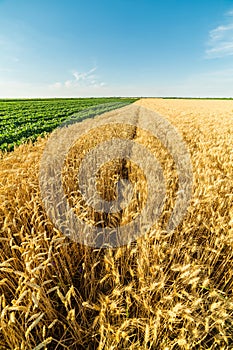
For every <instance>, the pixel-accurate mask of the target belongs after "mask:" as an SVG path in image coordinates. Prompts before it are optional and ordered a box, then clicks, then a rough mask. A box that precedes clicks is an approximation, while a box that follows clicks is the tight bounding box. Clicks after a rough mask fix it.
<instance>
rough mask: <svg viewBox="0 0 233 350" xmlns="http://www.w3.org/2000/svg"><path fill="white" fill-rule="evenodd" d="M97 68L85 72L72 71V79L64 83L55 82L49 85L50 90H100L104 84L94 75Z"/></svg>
mask: <svg viewBox="0 0 233 350" xmlns="http://www.w3.org/2000/svg"><path fill="white" fill-rule="evenodd" d="M96 71H97V68H96V67H93V68H92V69H90V70H89V71H87V72H79V71H73V72H72V78H71V79H69V80H66V81H65V82H56V83H54V84H51V85H50V88H52V89H62V88H65V89H73V88H88V87H90V88H101V87H104V86H106V83H105V82H103V81H100V80H99V77H98V76H97V74H96Z"/></svg>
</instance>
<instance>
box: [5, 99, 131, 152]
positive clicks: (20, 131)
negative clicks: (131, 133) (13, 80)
mask: <svg viewBox="0 0 233 350" xmlns="http://www.w3.org/2000/svg"><path fill="white" fill-rule="evenodd" d="M134 101H136V99H135V98H80V99H35V100H0V150H2V151H11V150H13V149H14V147H15V146H17V145H20V144H21V143H24V142H27V141H28V140H31V141H33V142H34V141H35V140H36V139H37V138H38V136H44V135H45V134H47V133H49V132H51V131H53V130H54V129H55V128H57V127H59V126H60V125H63V124H64V123H74V122H78V121H81V120H83V119H85V118H90V117H93V116H95V115H97V114H100V113H103V112H105V111H108V110H112V109H115V108H119V107H121V106H123V105H127V104H129V103H132V102H134Z"/></svg>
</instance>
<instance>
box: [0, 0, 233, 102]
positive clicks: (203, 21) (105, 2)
mask: <svg viewBox="0 0 233 350" xmlns="http://www.w3.org/2000/svg"><path fill="white" fill-rule="evenodd" d="M79 96H81V97H85V96H194V97H199V96H213V97H215V96H217V97H221V96H226V97H229V96H231V97H233V1H229V0H221V1H220V0H211V1H209V0H196V1H187V0H164V1H157V0H144V1H139V0H115V1H113V0H86V1H84V0H76V1H71V0H66V1H65V0H64V1H61V0H57V1H54V0H41V1H37V0H30V1H29V0H0V97H79Z"/></svg>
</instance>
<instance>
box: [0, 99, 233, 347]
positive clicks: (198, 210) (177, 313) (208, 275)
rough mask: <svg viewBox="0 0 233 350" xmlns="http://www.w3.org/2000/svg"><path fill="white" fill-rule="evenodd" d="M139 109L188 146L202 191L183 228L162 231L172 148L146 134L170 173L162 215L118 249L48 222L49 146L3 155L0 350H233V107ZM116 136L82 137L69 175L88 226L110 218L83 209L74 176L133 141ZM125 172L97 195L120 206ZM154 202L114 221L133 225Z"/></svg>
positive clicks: (134, 175) (116, 169)
mask: <svg viewBox="0 0 233 350" xmlns="http://www.w3.org/2000/svg"><path fill="white" fill-rule="evenodd" d="M137 104H139V105H142V106H146V107H148V108H151V109H153V110H154V111H157V112H159V113H160V114H162V115H165V116H166V117H167V118H168V119H169V120H170V122H171V123H172V124H173V125H175V127H176V128H177V129H178V130H179V132H180V134H181V135H182V136H183V138H184V140H185V142H186V144H187V147H188V149H189V152H190V154H191V160H192V166H193V175H194V186H193V196H192V200H191V204H190V207H189V210H188V213H187V215H186V217H185V220H184V221H183V222H182V223H181V224H180V225H179V226H178V228H177V229H176V230H175V231H174V232H173V233H172V234H168V233H167V232H166V230H165V229H164V223H165V222H166V221H167V219H168V217H169V213H170V211H171V209H172V208H173V206H174V201H175V199H176V197H175V192H176V190H177V174H176V170H175V169H174V166H173V161H172V159H171V158H170V156H169V154H168V153H167V152H166V150H165V149H164V148H163V147H162V145H161V144H160V143H159V142H158V141H157V140H155V139H154V138H153V137H150V136H149V135H147V134H146V133H145V132H143V131H142V130H138V132H137V142H138V143H140V142H141V143H142V144H143V145H145V146H146V147H147V148H149V149H150V151H151V152H154V154H156V157H157V159H159V162H160V164H161V166H162V168H163V171H164V173H165V178H166V181H167V188H168V191H167V198H166V203H165V208H164V211H163V214H162V217H161V219H160V221H159V222H158V223H156V224H155V226H154V227H153V229H152V230H151V231H150V232H149V233H148V234H147V235H146V236H145V237H141V238H139V239H138V241H137V243H135V244H131V245H128V246H124V247H120V248H117V249H105V250H103V249H100V250H98V249H93V248H89V247H85V246H81V245H78V244H76V243H74V242H72V241H70V240H69V239H68V238H67V237H65V236H63V235H62V234H61V233H60V232H59V231H58V230H57V229H56V228H55V227H54V225H53V224H52V222H51V221H50V220H49V219H48V217H47V215H46V213H45V210H44V208H43V205H42V200H41V197H40V191H39V178H38V174H39V165H40V158H41V156H42V153H43V150H44V148H45V145H46V140H44V139H40V140H38V142H37V143H36V144H35V145H32V144H28V145H21V146H20V147H18V148H16V149H15V151H14V152H12V153H9V154H2V155H1V159H0V185H1V186H0V223H1V237H0V244H1V251H0V332H1V333H0V349H14V350H23V349H25V350H31V349H34V350H39V349H80V350H82V349H90V350H92V349H98V350H101V349H107V350H110V349H117V350H119V349H132V350H138V349H163V350H170V349H231V348H233V341H232V339H233V311H232V310H233V229H232V223H233V209H232V203H233V201H232V194H233V181H232V179H233V153H232V145H233V134H232V130H233V102H231V101H193V100H162V99H161V100H160V99H144V100H140V101H139V102H137ZM110 129H111V128H110ZM110 129H108V130H105V133H103V132H101V130H100V131H99V134H98V133H95V134H94V135H91V134H90V135H89V137H88V138H83V139H80V140H79V141H78V142H77V144H76V145H75V146H74V147H73V148H72V149H71V151H70V153H69V155H68V157H67V161H66V164H65V167H64V177H63V178H64V187H65V190H66V194H67V197H68V199H69V201H70V203H71V204H72V206H73V207H74V210H76V214H77V215H83V217H86V219H87V220H92V219H93V220H94V221H95V220H97V221H98V220H100V219H101V218H100V217H96V216H95V213H92V212H90V211H88V210H89V209H88V208H86V207H85V206H84V205H83V206H81V204H82V203H81V204H80V197H79V196H78V188H77V183H76V181H75V180H76V178H75V176H76V169H77V167H78V166H79V162H80V160H81V159H82V156H83V155H84V153H85V152H86V151H87V150H88V149H89V148H90V147H94V145H96V144H97V143H98V142H100V141H101V140H105V139H107V138H108V137H112V135H113V134H114V133H115V134H116V135H119V133H120V132H121V137H122V138H124V137H125V138H127V137H130V133H131V132H132V130H130V129H129V130H126V129H125V130H124V131H122V130H116V129H115V130H110ZM124 133H125V134H124ZM127 169H128V175H129V177H130V179H131V181H132V182H134V183H135V184H137V181H139V182H138V183H139V185H138V187H137V186H136V185H135V191H137V192H138V191H139V192H140V191H141V190H143V186H144V185H143V184H144V180H145V179H144V177H143V173H142V172H140V169H138V168H137V167H135V166H134V165H133V164H128V165H127ZM121 170H122V169H121V166H120V164H119V162H115V163H114V162H112V163H111V164H109V165H108V168H103V169H102V170H101V172H100V174H99V185H98V186H99V191H100V192H101V193H102V195H103V196H105V198H108V197H106V196H110V197H111V198H114V196H115V193H114V191H112V190H111V189H112V188H113V187H114V184H115V183H116V180H117V179H118V178H119V176H120V175H121ZM114 176H115V177H114ZM107 177H108V179H109V181H108V180H106V178H107ZM106 188H107V189H108V190H107V191H106ZM146 195H147V193H146V192H145V193H141V196H139V197H138V198H139V201H136V200H134V201H132V204H131V207H130V210H128V211H127V210H126V211H125V212H124V213H123V215H121V217H120V218H119V217H111V219H109V220H110V223H111V224H113V225H114V223H115V224H119V222H121V221H124V222H127V221H129V220H131V218H132V213H134V214H135V213H136V214H137V211H138V210H139V209H140V208H141V207H142V206H143V201H144V199H145V197H146ZM136 214H135V215H136ZM114 220H115V221H114Z"/></svg>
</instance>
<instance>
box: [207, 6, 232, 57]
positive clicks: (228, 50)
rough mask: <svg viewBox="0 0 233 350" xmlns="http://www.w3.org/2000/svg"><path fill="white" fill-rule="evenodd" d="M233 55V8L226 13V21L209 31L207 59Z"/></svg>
mask: <svg viewBox="0 0 233 350" xmlns="http://www.w3.org/2000/svg"><path fill="white" fill-rule="evenodd" d="M232 55H233V10H231V11H228V12H227V13H226V15H225V23H223V24H222V25H220V26H218V27H216V28H214V29H212V30H211V31H210V32H209V41H208V47H207V49H206V52H205V57H206V58H207V59H211V58H221V57H225V56H232Z"/></svg>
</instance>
